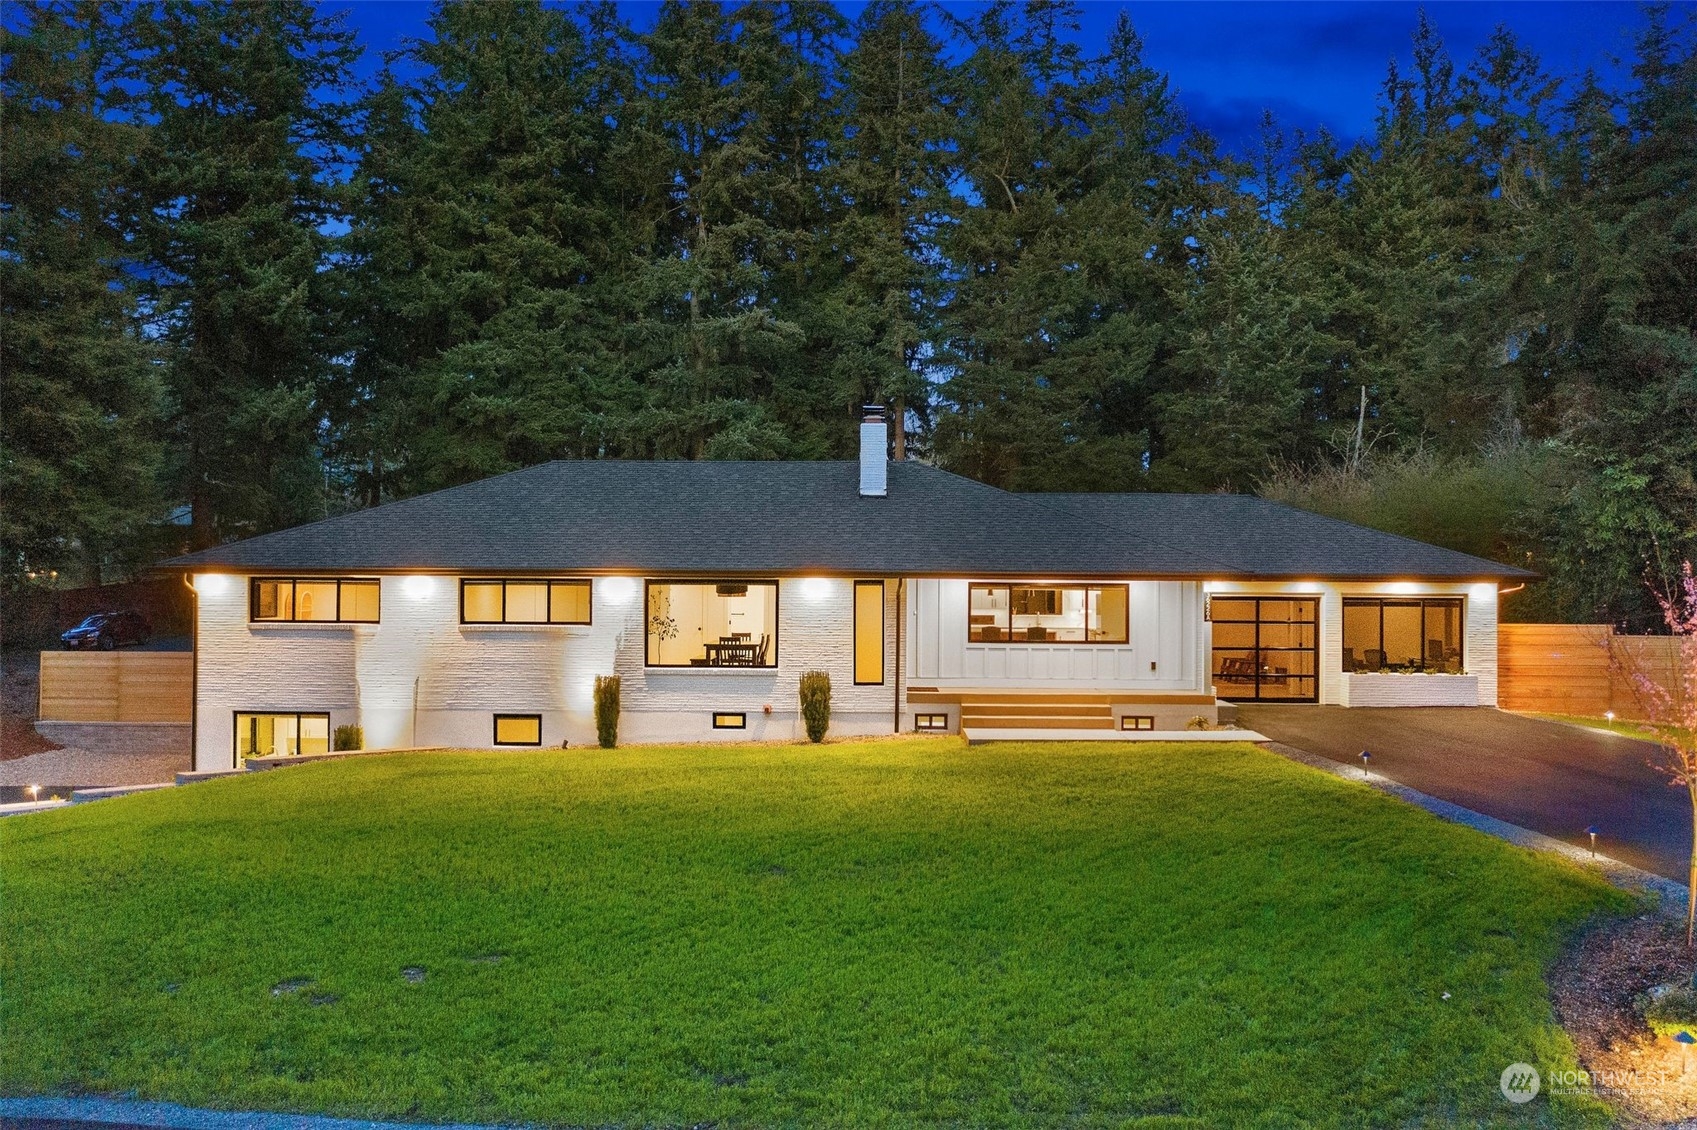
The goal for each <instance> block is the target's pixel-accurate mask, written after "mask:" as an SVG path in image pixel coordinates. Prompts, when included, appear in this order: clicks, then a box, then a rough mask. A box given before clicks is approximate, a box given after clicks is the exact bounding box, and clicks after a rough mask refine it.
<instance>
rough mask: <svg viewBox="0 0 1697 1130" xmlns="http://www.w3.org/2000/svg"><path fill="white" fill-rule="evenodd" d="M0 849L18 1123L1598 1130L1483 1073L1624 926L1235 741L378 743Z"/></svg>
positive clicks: (109, 811) (1357, 790)
mask: <svg viewBox="0 0 1697 1130" xmlns="http://www.w3.org/2000/svg"><path fill="white" fill-rule="evenodd" d="M0 852H3V855H0V882H3V887H0V930H3V935H0V954H3V956H0V977H3V982H0V1089H3V1090H4V1091H5V1092H7V1093H12V1094H17V1093H21V1092H57V1091H74V1090H78V1089H90V1090H99V1091H134V1092H136V1093H138V1094H140V1095H142V1096H144V1097H150V1098H170V1099H175V1100H179V1101H183V1102H188V1103H196V1104H208V1105H217V1106H224V1107H238V1108H255V1107H257V1108H272V1109H276V1108H287V1109H296V1110H312V1111H322V1112H333V1113H341V1114H352V1115H366V1116H388V1117H410V1118H423V1119H449V1118H453V1119H466V1120H481V1121H494V1120H509V1121H538V1122H548V1123H568V1124H592V1125H619V1126H638V1125H641V1126H648V1125H667V1124H687V1123H695V1122H702V1121H718V1122H720V1123H722V1124H727V1125H757V1126H781V1125H842V1126H902V1125H912V1124H921V1123H930V1124H936V1123H953V1124H963V1125H971V1126H1059V1125H1065V1126H1127V1125H1130V1126H1147V1127H1158V1126H1159V1127H1174V1126H1232V1127H1237V1126H1267V1127H1281V1126H1297V1125H1318V1126H1328V1125H1329V1126H1350V1127H1356V1126H1409V1125H1444V1124H1450V1123H1451V1122H1454V1121H1459V1122H1463V1123H1465V1124H1468V1125H1473V1124H1495V1123H1496V1122H1498V1121H1499V1120H1500V1122H1501V1124H1503V1125H1529V1124H1537V1125H1595V1124H1600V1123H1601V1122H1603V1121H1605V1119H1604V1116H1603V1112H1602V1111H1601V1109H1600V1108H1598V1107H1596V1106H1594V1105H1591V1104H1589V1103H1588V1102H1587V1101H1585V1100H1577V1099H1570V1098H1562V1097H1559V1096H1558V1097H1556V1098H1555V1099H1554V1100H1553V1101H1552V1100H1551V1099H1550V1098H1549V1097H1547V1096H1541V1097H1540V1098H1538V1099H1537V1100H1536V1101H1535V1102H1533V1103H1532V1104H1530V1106H1528V1107H1526V1108H1514V1107H1510V1106H1509V1105H1508V1104H1507V1103H1505V1102H1504V1101H1503V1099H1502V1098H1501V1096H1500V1095H1499V1093H1498V1091H1497V1078H1498V1075H1499V1073H1500V1072H1501V1071H1502V1069H1503V1068H1504V1067H1505V1066H1507V1065H1508V1064H1509V1063H1511V1062H1513V1061H1516V1060H1525V1061H1528V1062H1531V1063H1533V1064H1536V1065H1540V1066H1542V1067H1545V1068H1556V1067H1563V1066H1569V1067H1570V1066H1572V1065H1573V1052H1572V1049H1571V1046H1570V1045H1569V1044H1568V1042H1567V1040H1566V1038H1565V1036H1564V1035H1563V1034H1562V1033H1561V1032H1560V1030H1559V1029H1558V1028H1557V1027H1556V1026H1555V1025H1554V1023H1553V1022H1552V1019H1551V1013H1550V1007H1549V1000H1548V994H1547V992H1546V990H1545V987H1544V984H1543V981H1542V969H1543V967H1544V965H1545V964H1546V962H1547V961H1548V960H1549V959H1550V958H1551V957H1552V956H1553V954H1554V953H1555V950H1556V948H1557V947H1558V946H1559V944H1560V942H1561V940H1562V938H1563V936H1564V935H1565V933H1566V932H1567V931H1568V930H1569V929H1570V928H1571V927H1572V926H1573V925H1574V924H1575V923H1577V922H1579V921H1580V920H1582V919H1583V918H1585V917H1586V916H1587V915H1589V914H1591V913H1593V912H1596V911H1598V910H1616V909H1620V908H1621V907H1622V906H1623V905H1624V900H1623V899H1622V897H1621V896H1619V895H1617V894H1615V893H1614V892H1611V891H1609V890H1607V889H1606V888H1604V887H1603V886H1601V885H1600V884H1599V883H1598V882H1596V881H1595V880H1593V879H1591V878H1589V877H1586V876H1585V875H1583V874H1582V873H1580V872H1578V871H1576V870H1573V869H1572V868H1570V867H1568V866H1566V865H1564V864H1560V863H1557V862H1553V861H1550V860H1548V859H1544V858H1540V857H1535V856H1532V855H1530V854H1528V853H1524V852H1521V851H1519V850H1516V849H1513V848H1510V847H1507V846H1504V845H1502V844H1499V843H1496V842H1494V841H1491V840H1488V839H1486V838H1484V837H1482V836H1479V835H1476V834H1474V833H1472V832H1469V831H1466V830H1463V829H1461V828H1457V827H1453V826H1450V825H1447V824H1443V823H1440V822H1439V821H1437V820H1435V819H1433V818H1431V817H1429V816H1427V815H1426V814H1424V813H1422V812H1419V811H1417V810H1415V809H1413V808H1410V807H1407V806H1405V805H1403V804H1400V803H1398V802H1395V801H1392V800H1389V799H1387V798H1384V797H1382V796H1379V795H1377V794H1375V793H1372V792H1370V791H1368V790H1366V789H1364V788H1361V787H1359V786H1355V785H1351V784H1348V783H1345V782H1341V781H1338V780H1335V779H1333V778H1330V777H1327V776H1324V775H1322V774H1319V773H1315V772H1312V771H1310V770H1307V769H1304V768H1301V767H1299V766H1295V765H1292V764H1290V763H1288V762H1285V761H1282V760H1280V759H1279V758H1276V757H1274V756H1272V755H1270V754H1267V753H1265V752H1263V751H1261V750H1257V749H1255V748H1253V747H1251V746H1246V745H1223V744H1222V745H1189V746H1186V745H1155V744H1146V745H1136V746H1112V745H1095V744H1090V745H1074V746H1064V745H1031V746H1011V745H1004V746H989V747H978V748H970V749H969V748H966V747H964V746H962V745H961V744H959V743H958V742H955V741H949V740H935V739H930V740H925V739H921V740H913V741H883V742H867V743H859V744H847V743H845V744H833V745H826V746H823V747H818V746H815V747H773V746H763V747H762V746H741V747H700V746H695V747H689V748H678V749H664V748H644V749H633V750H616V751H610V752H602V751H582V752H580V751H575V750H574V751H570V752H559V751H555V752H532V753H462V754H437V755H405V756H394V757H380V758H371V759H363V760H354V761H347V762H341V763H325V764H318V765H306V766H300V767H296V768H291V769H289V770H286V771H280V772H273V773H266V774H260V775H255V776H250V777H244V778H237V779H229V780H221V781H214V782H209V783H205V784H199V785H195V786H193V787H192V788H185V789H178V790H171V791H167V792H161V793H152V794H146V795H140V796H135V797H131V798H127V799H123V800H116V801H104V802H101V803H99V804H94V805H89V806H86V807H77V808H73V809H65V810H60V811H55V812H49V813H44V814H40V815H32V816H28V817H24V818H15V819H8V820H3V821H0ZM496 955H499V960H495V959H494V958H495V957H496ZM411 966H420V967H423V968H424V969H425V970H426V971H427V972H426V975H425V978H424V980H423V981H422V982H420V983H412V982H410V981H409V980H408V979H407V978H405V977H404V976H403V974H402V970H403V969H404V968H406V967H411ZM295 978H311V979H312V980H313V984H312V985H311V986H310V987H307V988H303V989H300V990H299V991H293V992H283V993H281V994H274V992H273V986H275V985H277V984H278V983H279V982H283V981H287V980H289V979H295ZM1445 992H1448V993H1450V994H1451V996H1450V999H1449V1000H1444V999H1443V996H1442V995H1443V994H1444V993H1445ZM332 997H333V998H334V999H330V998H332Z"/></svg>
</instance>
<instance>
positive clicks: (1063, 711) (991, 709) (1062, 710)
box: [960, 702, 1114, 718]
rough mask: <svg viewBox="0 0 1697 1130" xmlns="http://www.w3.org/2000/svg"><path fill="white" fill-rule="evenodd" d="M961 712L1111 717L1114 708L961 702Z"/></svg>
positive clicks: (1104, 705)
mask: <svg viewBox="0 0 1697 1130" xmlns="http://www.w3.org/2000/svg"><path fill="white" fill-rule="evenodd" d="M960 712H961V713H962V714H970V715H972V716H974V717H985V718H997V717H1008V718H1014V717H1020V716H1024V717H1032V718H1035V717H1041V716H1043V715H1045V714H1048V715H1056V716H1063V715H1064V716H1067V717H1073V718H1111V717H1113V714H1114V708H1113V707H1112V706H1110V705H1108V704H1107V703H1105V702H1103V703H1094V702H1041V703H1039V702H963V703H961V704H960Z"/></svg>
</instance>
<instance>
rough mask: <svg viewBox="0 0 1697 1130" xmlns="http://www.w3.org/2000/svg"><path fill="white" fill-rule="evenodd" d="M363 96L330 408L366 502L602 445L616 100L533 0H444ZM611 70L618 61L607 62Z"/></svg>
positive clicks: (584, 46) (617, 245)
mask: <svg viewBox="0 0 1697 1130" xmlns="http://www.w3.org/2000/svg"><path fill="white" fill-rule="evenodd" d="M429 29H430V33H431V35H430V37H429V38H428V39H426V40H424V41H422V42H420V43H418V44H416V45H414V46H413V47H412V48H411V49H410V51H409V60H408V61H409V62H410V63H411V64H412V65H413V66H414V67H415V68H416V69H417V71H418V77H417V78H416V79H414V80H413V81H412V82H411V83H409V84H406V85H402V84H400V83H398V82H397V81H396V80H395V79H394V78H393V77H392V76H389V75H386V76H385V77H384V79H383V81H382V82H381V83H380V84H379V87H378V89H377V90H376V91H375V92H374V93H373V95H372V97H371V98H370V99H369V100H368V103H367V107H366V111H367V127H366V131H365V135H364V139H363V142H364V144H363V147H362V153H361V161H360V166H359V170H358V173H357V176H356V188H357V198H358V204H357V207H356V214H355V222H354V227H353V230H352V232H351V235H350V240H349V245H350V250H351V251H352V253H353V256H354V258H353V265H352V269H351V270H350V272H349V274H350V276H351V282H350V287H349V300H348V305H349V307H350V312H351V318H352V321H353V324H354V326H355V327H356V336H355V349H354V361H353V365H352V367H351V370H350V371H349V373H348V375H347V377H348V379H347V383H346V385H345V387H343V388H341V389H340V390H339V395H338V397H337V398H336V403H337V405H338V412H337V415H338V417H339V418H340V419H341V421H342V422H343V426H342V427H341V428H340V429H339V439H340V441H341V444H342V447H343V450H344V452H345V454H344V459H345V460H346V462H347V464H348V466H349V469H350V472H351V473H353V474H354V475H355V476H356V481H357V482H358V483H359V484H360V490H361V493H362V494H364V495H365V496H367V497H370V498H376V497H381V496H382V495H383V494H384V493H386V492H399V493H410V492H412V491H417V490H428V489H433V488H435V487H440V486H446V485H451V484H454V483H460V482H466V481H469V480H471V479H476V478H480V477H483V476H486V475H490V474H495V473H498V472H501V471H507V470H513V469H515V468H518V467H523V466H528V465H530V464H532V463H536V462H541V461H544V460H547V459H551V458H560V457H582V456H593V455H597V454H603V453H607V452H608V451H609V449H610V448H611V449H612V450H613V451H614V452H615V453H616V451H617V444H618V434H617V429H618V420H619V419H620V418H621V414H622V413H625V412H628V411H629V410H630V406H629V404H628V397H627V398H625V400H624V402H621V399H620V395H619V389H618V388H616V387H610V386H613V385H614V384H615V379H616V364H615V363H612V362H610V361H609V349H608V344H609V342H610V341H611V340H612V338H613V333H612V325H613V323H614V321H615V320H616V316H617V314H618V313H619V312H620V307H619V305H618V304H617V303H616V302H613V301H611V300H610V288H611V286H612V280H613V274H614V272H613V271H612V268H611V267H610V266H609V264H611V263H613V262H615V261H616V260H618V259H619V258H620V257H621V256H628V255H629V254H630V247H631V236H630V235H629V234H628V233H627V232H626V230H625V228H624V227H623V225H621V224H620V223H619V222H617V218H616V216H614V215H613V214H612V213H610V212H609V210H608V207H607V197H608V196H609V194H610V191H611V190H610V187H609V186H600V185H598V184H597V181H598V179H599V178H600V177H602V176H604V175H605V171H606V170H605V158H606V153H607V150H608V145H609V141H608V134H609V126H608V125H607V122H606V120H605V113H604V110H605V109H606V106H607V102H608V100H609V99H610V98H611V97H612V93H611V92H610V90H609V88H608V87H607V85H606V83H607V82H609V81H615V80H613V79H605V78H603V77H602V76H599V75H598V74H597V73H596V66H595V60H594V58H593V55H592V52H591V49H590V44H589V42H588V40H587V39H586V36H585V34H584V31H583V30H582V29H581V28H580V27H579V25H578V24H576V23H575V22H574V21H573V20H572V19H571V18H570V17H569V16H567V15H566V14H565V13H563V12H561V11H559V10H558V9H553V8H545V7H543V6H542V5H540V4H538V3H514V4H488V5H483V4H479V5H471V4H442V5H439V6H438V7H437V8H436V9H435V11H434V12H433V13H432V15H431V17H430V20H429ZM615 62H616V61H615Z"/></svg>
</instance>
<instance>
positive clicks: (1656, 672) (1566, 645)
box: [1497, 624, 1679, 718]
mask: <svg viewBox="0 0 1697 1130" xmlns="http://www.w3.org/2000/svg"><path fill="white" fill-rule="evenodd" d="M1678 662H1679V641H1678V640H1677V639H1675V638H1673V637H1672V636H1620V635H1616V634H1615V631H1614V629H1613V628H1612V627H1610V626H1609V625H1607V624H1503V625H1501V626H1500V627H1499V628H1498V630H1497V705H1499V706H1501V707H1502V708H1503V709H1504V710H1526V711H1531V712H1533V713H1538V714H1582V715H1587V716H1590V717H1601V716H1602V715H1603V714H1604V713H1605V712H1607V711H1610V710H1612V711H1614V712H1615V714H1616V715H1617V716H1619V717H1621V718H1642V717H1643V714H1644V709H1643V707H1642V706H1641V705H1640V704H1639V702H1638V698H1637V696H1636V695H1634V694H1633V688H1632V683H1631V679H1630V678H1629V676H1628V675H1627V672H1628V671H1633V670H1636V671H1641V672H1643V673H1644V674H1645V675H1647V676H1649V677H1650V678H1652V679H1654V680H1655V681H1656V682H1658V683H1660V684H1661V685H1662V686H1664V687H1667V688H1669V689H1670V690H1671V689H1673V688H1674V687H1675V686H1676V685H1677V682H1676V672H1677V669H1678V668H1677V665H1678Z"/></svg>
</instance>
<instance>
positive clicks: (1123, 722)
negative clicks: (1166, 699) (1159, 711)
mask: <svg viewBox="0 0 1697 1130" xmlns="http://www.w3.org/2000/svg"><path fill="white" fill-rule="evenodd" d="M1154 728H1155V719H1153V718H1151V717H1150V716H1149V715H1147V714H1122V715H1120V729H1122V730H1153V729H1154Z"/></svg>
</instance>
